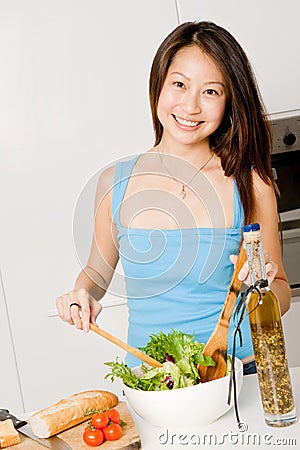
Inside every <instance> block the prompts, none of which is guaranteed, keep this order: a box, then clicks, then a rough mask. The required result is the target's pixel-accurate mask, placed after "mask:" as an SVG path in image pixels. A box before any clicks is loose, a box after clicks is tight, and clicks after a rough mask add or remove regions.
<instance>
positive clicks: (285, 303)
mask: <svg viewBox="0 0 300 450" xmlns="http://www.w3.org/2000/svg"><path fill="white" fill-rule="evenodd" d="M253 187H254V195H255V199H256V208H255V209H256V210H255V215H254V222H257V223H259V224H260V228H261V234H262V244H263V248H264V252H265V258H266V271H267V275H268V278H269V280H270V281H271V283H270V287H271V289H272V291H273V292H274V294H275V295H276V296H277V298H278V300H279V303H280V308H281V314H282V315H283V314H284V313H285V312H287V311H288V309H289V307H290V303H291V289H290V286H289V283H288V279H287V276H286V273H285V271H284V268H283V263H282V257H281V244H280V239H279V232H278V211H277V201H276V195H275V192H274V189H273V187H272V186H270V185H268V184H266V183H265V182H264V181H263V180H262V179H261V178H260V177H259V176H258V174H257V173H256V172H255V171H253Z"/></svg>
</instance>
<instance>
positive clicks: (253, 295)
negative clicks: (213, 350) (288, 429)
mask: <svg viewBox="0 0 300 450" xmlns="http://www.w3.org/2000/svg"><path fill="white" fill-rule="evenodd" d="M243 235H244V241H245V246H246V253H247V259H248V264H249V271H250V279H251V284H252V285H253V286H255V287H256V289H254V290H252V292H250V293H249V295H248V298H247V307H248V314H249V322H250V329H251V335H252V342H253V349H254V356H255V362H256V367H257V375H258V382H259V388H260V395H261V401H262V405H263V410H264V417H265V422H266V424H267V425H270V426H274V427H283V426H287V425H290V424H292V423H294V422H296V421H297V415H296V409H295V404H294V398H293V392H292V386H291V379H290V374H289V368H288V362H287V358H286V349H285V341H284V334H283V329H282V322H281V313H280V307H279V302H278V299H277V297H276V296H275V294H274V293H273V292H272V291H271V289H270V287H269V285H268V281H267V276H266V269H265V258H264V253H263V247H262V242H261V231H260V226H259V224H257V223H255V224H250V225H245V226H244V227H243Z"/></svg>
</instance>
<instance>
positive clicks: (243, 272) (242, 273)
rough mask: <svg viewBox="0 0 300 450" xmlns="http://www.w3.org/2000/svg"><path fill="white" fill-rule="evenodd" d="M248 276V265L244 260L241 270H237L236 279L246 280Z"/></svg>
mask: <svg viewBox="0 0 300 450" xmlns="http://www.w3.org/2000/svg"><path fill="white" fill-rule="evenodd" d="M248 276H249V266H248V261H246V262H245V263H244V264H243V266H242V268H241V270H240V271H239V274H238V279H239V280H240V281H246V279H247V278H248Z"/></svg>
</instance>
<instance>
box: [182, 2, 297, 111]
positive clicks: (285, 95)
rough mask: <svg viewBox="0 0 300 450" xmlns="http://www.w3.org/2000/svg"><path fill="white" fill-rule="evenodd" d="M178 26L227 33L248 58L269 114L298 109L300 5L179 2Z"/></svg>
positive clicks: (287, 3) (286, 3)
mask: <svg viewBox="0 0 300 450" xmlns="http://www.w3.org/2000/svg"><path fill="white" fill-rule="evenodd" d="M178 5H179V10H180V17H181V22H186V21H194V20H210V21H213V22H216V23H217V24H218V25H221V26H223V27H225V28H226V29H228V31H230V32H231V33H232V34H233V35H234V36H235V37H236V38H237V40H238V41H239V43H240V44H241V45H242V47H243V48H244V49H245V51H246V53H247V54H248V56H249V58H250V61H251V63H252V65H253V67H254V70H255V73H256V76H257V79H258V83H259V87H260V90H261V93H262V96H263V99H264V102H265V104H266V107H267V109H268V112H269V113H274V112H281V111H285V110H291V109H297V108H299V105H300V86H299V82H298V78H299V76H298V74H299V68H300V61H299V52H300V40H299V33H298V30H299V2H298V0H288V1H286V2H279V1H275V2H274V0H264V1H261V0H252V1H251V2H243V1H240V0H227V1H226V2H225V1H224V0H214V1H211V2H205V1H202V0H178Z"/></svg>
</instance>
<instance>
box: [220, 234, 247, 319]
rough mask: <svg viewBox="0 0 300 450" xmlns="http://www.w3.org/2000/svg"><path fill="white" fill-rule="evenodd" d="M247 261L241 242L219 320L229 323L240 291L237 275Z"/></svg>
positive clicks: (240, 285)
mask: <svg viewBox="0 0 300 450" xmlns="http://www.w3.org/2000/svg"><path fill="white" fill-rule="evenodd" d="M246 260H247V255H246V250H245V248H244V244H243V242H242V244H241V248H240V253H239V256H238V259H237V262H236V264H235V267H234V271H233V274H232V278H231V281H230V285H229V288H228V292H227V296H226V299H225V302H224V305H223V309H222V312H221V315H220V319H221V320H226V321H228V322H229V320H230V317H231V314H232V311H233V308H234V305H235V301H236V298H237V296H238V294H239V292H240V290H241V287H242V284H243V282H242V281H241V280H239V279H238V274H239V271H240V270H241V268H242V267H243V265H244V263H245V262H246Z"/></svg>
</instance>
